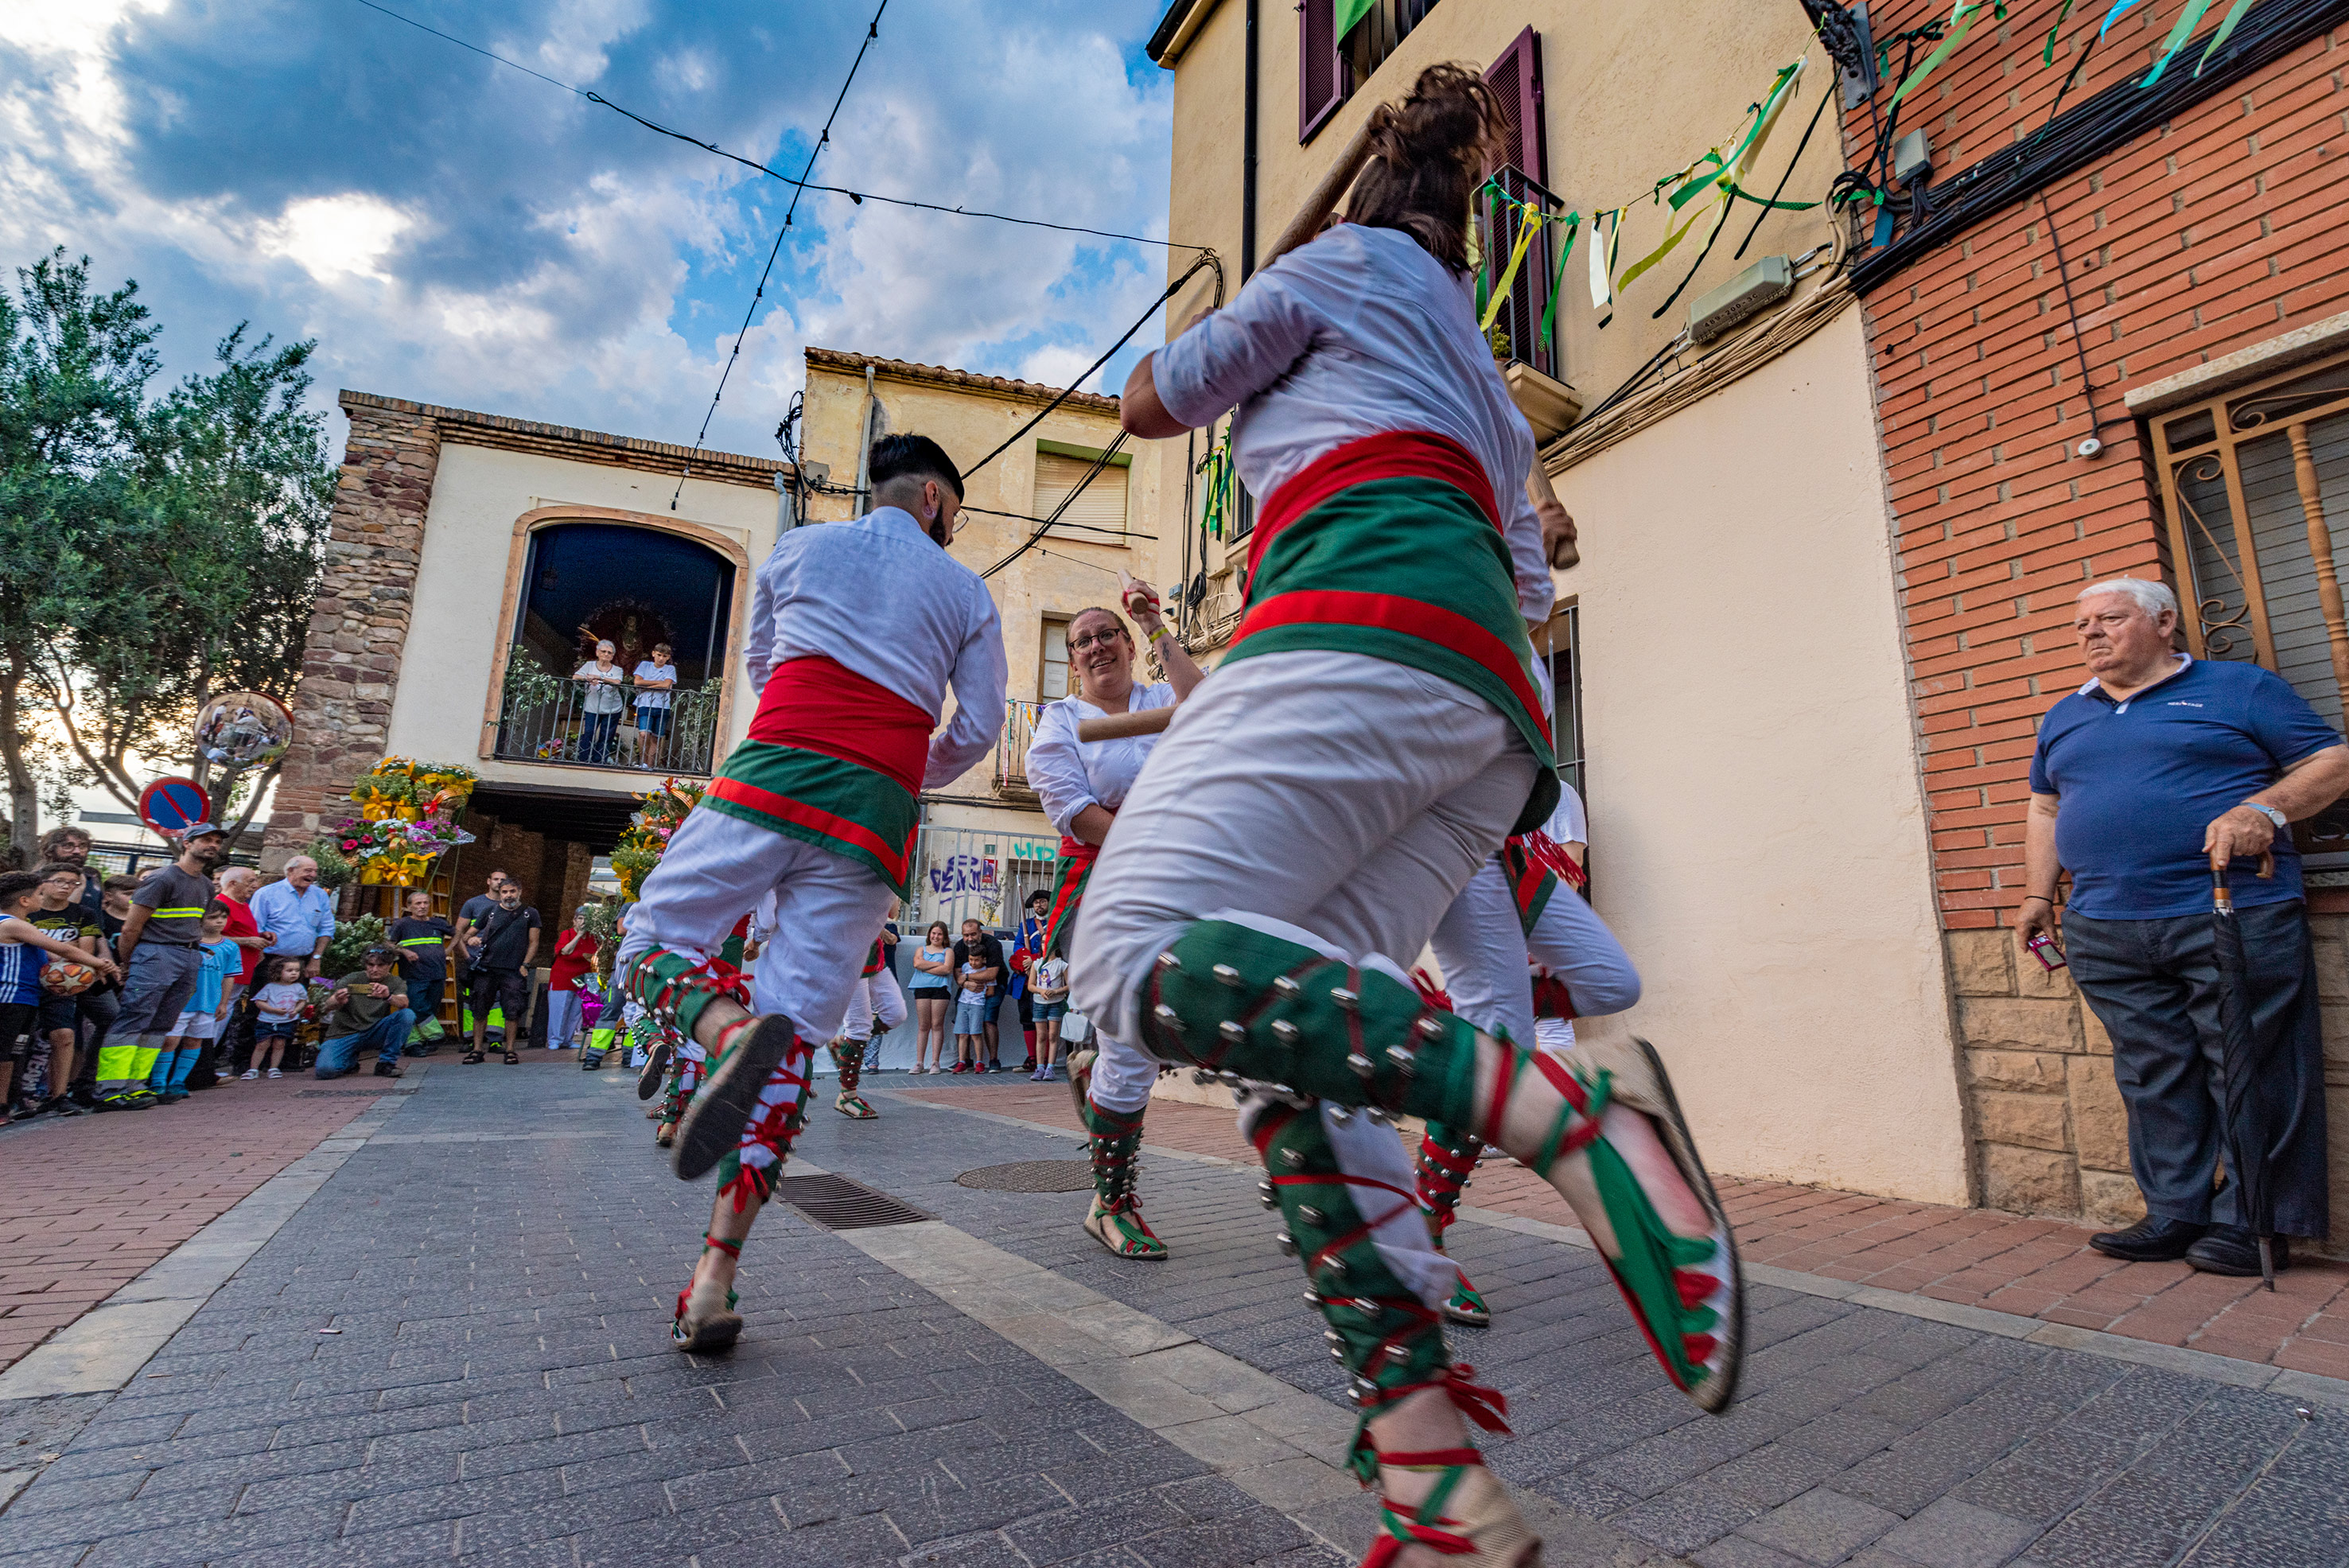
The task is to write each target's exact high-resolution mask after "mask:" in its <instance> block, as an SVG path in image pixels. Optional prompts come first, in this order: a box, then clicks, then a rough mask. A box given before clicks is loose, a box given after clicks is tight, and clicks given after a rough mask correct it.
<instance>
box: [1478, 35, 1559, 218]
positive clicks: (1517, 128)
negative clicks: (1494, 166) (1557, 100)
mask: <svg viewBox="0 0 2349 1568" xmlns="http://www.w3.org/2000/svg"><path fill="white" fill-rule="evenodd" d="M1485 80H1486V81H1488V82H1490V83H1492V84H1493V88H1494V90H1495V91H1496V92H1498V93H1499V94H1500V95H1501V102H1502V104H1503V105H1504V106H1505V107H1506V109H1507V110H1508V116H1509V136H1508V142H1507V145H1506V148H1505V149H1504V153H1503V157H1502V159H1501V161H1502V162H1504V163H1509V164H1514V165H1516V167H1517V168H1519V169H1522V170H1523V171H1526V173H1527V174H1529V175H1531V176H1533V178H1534V179H1536V180H1537V181H1539V182H1542V183H1544V184H1547V183H1548V182H1549V176H1548V174H1547V173H1546V172H1545V168H1546V166H1547V160H1546V159H1544V158H1543V156H1542V153H1543V151H1544V147H1543V141H1544V137H1543V134H1542V87H1541V36H1540V35H1539V34H1537V33H1536V32H1535V31H1534V30H1533V29H1532V28H1531V27H1527V28H1526V30H1525V31H1524V32H1522V33H1519V34H1518V35H1517V36H1516V39H1515V40H1514V41H1513V42H1512V43H1511V44H1510V45H1509V47H1507V48H1506V49H1503V50H1502V51H1501V53H1500V56H1499V57H1498V58H1496V59H1495V60H1494V62H1493V63H1492V65H1491V66H1489V67H1486V69H1485Z"/></svg>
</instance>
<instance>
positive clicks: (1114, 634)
mask: <svg viewBox="0 0 2349 1568" xmlns="http://www.w3.org/2000/svg"><path fill="white" fill-rule="evenodd" d="M1124 636H1125V633H1123V632H1122V631H1118V630H1115V629H1114V628H1112V630H1109V631H1097V632H1094V633H1093V634H1092V636H1091V637H1072V638H1071V639H1069V651H1070V652H1071V653H1082V652H1083V651H1084V650H1085V649H1088V648H1092V647H1093V646H1094V645H1096V644H1098V643H1111V642H1116V641H1118V640H1120V639H1123V637H1124Z"/></svg>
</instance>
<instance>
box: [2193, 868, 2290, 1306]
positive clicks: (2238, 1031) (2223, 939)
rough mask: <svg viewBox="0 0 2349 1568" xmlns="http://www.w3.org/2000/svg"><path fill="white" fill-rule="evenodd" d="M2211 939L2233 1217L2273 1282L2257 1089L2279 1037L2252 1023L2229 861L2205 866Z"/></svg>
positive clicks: (2265, 1125) (2266, 1153) (2265, 1135)
mask: <svg viewBox="0 0 2349 1568" xmlns="http://www.w3.org/2000/svg"><path fill="white" fill-rule="evenodd" d="M2210 905H2211V908H2210V945H2211V951H2212V955H2213V957H2214V958H2215V959H2216V961H2217V962H2218V967H2219V1073H2220V1097H2219V1105H2220V1117H2221V1120H2222V1121H2223V1122H2224V1124H2225V1126H2224V1128H2223V1130H2224V1133H2225V1136H2226V1140H2227V1175H2228V1179H2229V1180H2230V1181H2232V1182H2233V1183H2234V1184H2235V1218H2236V1220H2237V1221H2238V1222H2239V1223H2240V1224H2241V1225H2243V1226H2244V1227H2245V1228H2246V1229H2248V1230H2249V1231H2251V1233H2252V1234H2253V1235H2254V1236H2256V1237H2258V1238H2259V1243H2260V1274H2261V1278H2263V1279H2264V1280H2266V1281H2267V1286H2268V1289H2269V1290H2271V1291H2272V1290H2274V1289H2275V1248H2274V1243H2275V1185H2274V1182H2273V1180H2272V1175H2273V1166H2274V1163H2275V1148H2274V1146H2273V1144H2272V1141H2271V1132H2270V1130H2269V1124H2270V1123H2271V1121H2272V1120H2273V1118H2272V1117H2270V1116H2266V1115H2265V1114H2264V1113H2263V1112H2262V1110H2261V1104H2260V1096H2259V1094H2258V1093H2257V1088H2258V1085H2259V1083H2260V1081H2261V1077H2262V1076H2263V1075H2265V1074H2266V1073H2267V1071H2268V1069H2269V1067H2270V1064H2271V1063H2272V1062H2273V1061H2274V1059H2275V1054H2276V1051H2277V1049H2278V1048H2279V1047H2280V1045H2281V1044H2282V1038H2281V1036H2282V1030H2281V1028H2280V1027H2277V1026H2274V1025H2279V1024H2280V1023H2281V1022H2282V1021H2281V1020H2275V1021H2273V1022H2272V1023H2271V1027H2270V1028H2269V1029H2267V1030H2266V1031H2264V1032H2263V1031H2261V1029H2260V1028H2259V1026H2258V1018H2259V1013H2258V1010H2257V1009H2256V1008H2255V1007H2254V1006H2253V1004H2252V1003H2253V998H2252V995H2251V963H2250V961H2249V960H2248V959H2247V958H2246V957H2245V955H2244V952H2243V929H2242V928H2241V927H2240V925H2238V924H2236V922H2235V900H2234V898H2233V896H2232V895H2231V894H2230V893H2229V892H2228V890H2227V867H2226V865H2225V864H2224V863H2223V862H2221V863H2220V864H2218V865H2215V866H2213V867H2211V868H2210Z"/></svg>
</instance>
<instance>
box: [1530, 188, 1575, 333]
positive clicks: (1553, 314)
mask: <svg viewBox="0 0 2349 1568" xmlns="http://www.w3.org/2000/svg"><path fill="white" fill-rule="evenodd" d="M1581 229H1582V214H1581V213H1570V214H1568V217H1567V220H1566V243H1565V244H1562V245H1560V246H1559V247H1558V249H1557V277H1556V278H1554V279H1552V280H1551V282H1550V286H1549V303H1548V304H1547V305H1545V306H1542V319H1541V331H1540V334H1539V337H1540V340H1541V341H1542V342H1544V343H1547V342H1549V341H1550V340H1551V339H1550V329H1551V327H1554V326H1556V325H1557V296H1559V295H1561V294H1563V293H1565V292H1566V260H1567V258H1568V256H1570V255H1572V254H1574V236H1575V235H1576V234H1578V233H1580V232H1581Z"/></svg>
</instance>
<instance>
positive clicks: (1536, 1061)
mask: <svg viewBox="0 0 2349 1568" xmlns="http://www.w3.org/2000/svg"><path fill="white" fill-rule="evenodd" d="M1141 1012H1142V1026H1143V1043H1144V1044H1146V1045H1147V1046H1148V1048H1149V1049H1150V1051H1151V1052H1152V1054H1154V1055H1156V1056H1158V1057H1159V1058H1160V1059H1161V1060H1163V1061H1174V1062H1189V1063H1192V1064H1195V1065H1197V1066H1201V1067H1205V1068H1208V1069H1210V1070H1213V1071H1216V1072H1228V1073H1233V1074H1236V1075H1238V1076H1240V1077H1242V1078H1246V1079H1251V1080H1254V1081H1255V1082H1257V1083H1261V1084H1268V1085H1277V1086H1278V1087H1277V1090H1276V1092H1278V1093H1285V1094H1288V1095H1303V1096H1312V1097H1319V1098H1326V1099H1330V1100H1334V1101H1336V1102H1337V1103H1338V1104H1340V1105H1342V1106H1375V1107H1379V1108H1382V1109H1385V1110H1389V1111H1401V1112H1403V1113H1406V1114H1409V1115H1412V1116H1419V1117H1421V1118H1422V1119H1423V1120H1426V1121H1431V1122H1436V1123H1439V1124H1442V1125H1444V1126H1447V1127H1458V1128H1461V1129H1464V1131H1465V1132H1466V1133H1467V1135H1468V1136H1472V1137H1480V1138H1482V1139H1483V1140H1484V1141H1485V1142H1486V1143H1490V1144H1495V1145H1497V1146H1498V1147H1502V1148H1504V1149H1506V1150H1507V1152H1508V1153H1509V1155H1510V1156H1511V1157H1512V1158H1516V1159H1517V1160H1520V1161H1522V1162H1523V1163H1524V1164H1525V1165H1526V1167H1527V1168H1529V1169H1531V1170H1532V1171H1533V1172H1534V1173H1535V1174H1536V1175H1537V1176H1540V1177H1541V1178H1543V1179H1545V1180H1547V1181H1549V1182H1550V1183H1551V1185H1552V1186H1553V1187H1555V1188H1557V1190H1558V1191H1559V1193H1560V1194H1561V1195H1562V1196H1564V1197H1565V1198H1566V1199H1567V1201H1568V1203H1569V1204H1570V1205H1571V1206H1572V1207H1573V1208H1574V1210H1575V1213H1576V1216H1577V1218H1578V1219H1579V1220H1582V1222H1583V1225H1584V1227H1585V1228H1586V1229H1587V1230H1588V1231H1590V1233H1591V1238H1592V1240H1593V1241H1594V1242H1595V1243H1596V1244H1597V1245H1598V1248H1599V1255H1600V1256H1601V1257H1602V1258H1603V1259H1604V1260H1605V1261H1606V1262H1607V1265H1608V1268H1609V1271H1610V1272H1612V1273H1613V1275H1614V1277H1615V1282H1616V1283H1617V1285H1618V1286H1619V1288H1620V1290H1621V1291H1622V1293H1623V1297H1624V1300H1625V1303H1627V1304H1628V1305H1629V1306H1630V1309H1631V1314H1632V1318H1633V1321H1634V1322H1636V1323H1637V1324H1639V1327H1640V1332H1641V1333H1642V1334H1645V1335H1646V1336H1647V1339H1648V1342H1649V1347H1650V1349H1651V1350H1652V1351H1653V1352H1654V1353H1655V1355H1656V1359H1657V1360H1658V1361H1659V1362H1660V1363H1661V1365H1662V1366H1663V1368H1664V1370H1665V1372H1666V1373H1667V1375H1669V1376H1671V1379H1672V1381H1673V1383H1674V1384H1675V1385H1676V1386H1679V1387H1680V1388H1682V1390H1684V1391H1685V1392H1687V1393H1688V1395H1689V1397H1691V1398H1692V1399H1693V1400H1695V1401H1696V1403H1697V1404H1698V1405H1699V1406H1700V1407H1702V1408H1704V1409H1707V1410H1712V1411H1716V1412H1717V1411H1719V1410H1722V1409H1723V1408H1725V1407H1727V1405H1728V1403H1729V1399H1730V1397H1731V1396H1732V1394H1733V1392H1734V1389H1735V1386H1736V1374H1737V1368H1738V1365H1739V1362H1740V1360H1741V1358H1742V1355H1743V1349H1744V1346H1743V1338H1744V1334H1743V1317H1744V1285H1743V1275H1742V1273H1741V1271H1740V1269H1739V1266H1738V1262H1737V1254H1736V1243H1735V1240H1734V1238H1733V1235H1732V1233H1731V1231H1730V1227H1729V1221H1728V1217H1727V1215H1726V1214H1725V1213H1723V1210H1722V1209H1721V1205H1720V1200H1719V1199H1718V1198H1717V1197H1716V1196H1715V1195H1714V1194H1713V1189H1712V1184H1711V1182H1710V1181H1709V1180H1708V1179H1707V1178H1706V1176H1705V1174H1704V1169H1703V1167H1702V1163H1701V1162H1700V1161H1699V1159H1698V1158H1697V1153H1696V1149H1695V1146H1694V1143H1693V1141H1692V1139H1691V1138H1690V1137H1689V1135H1688V1130H1687V1127H1686V1124H1685V1121H1684V1120H1683V1118H1682V1116H1681V1114H1680V1109H1679V1106H1678V1105H1677V1103H1676V1102H1675V1101H1674V1099H1673V1097H1672V1094H1671V1084H1670V1081H1669V1079H1668V1078H1667V1076H1666V1075H1665V1074H1664V1071H1663V1065H1662V1064H1661V1062H1660V1061H1658V1060H1657V1059H1656V1057H1655V1054H1654V1053H1653V1052H1652V1051H1649V1050H1647V1049H1646V1048H1645V1047H1644V1046H1636V1045H1635V1046H1634V1047H1633V1048H1630V1049H1627V1050H1619V1051H1618V1052H1617V1053H1616V1054H1614V1055H1613V1056H1612V1057H1610V1058H1604V1059H1602V1058H1600V1057H1599V1056H1598V1055H1596V1054H1582V1053H1580V1052H1578V1054H1573V1055H1568V1056H1563V1057H1561V1056H1557V1055H1552V1054H1545V1053H1540V1052H1536V1051H1533V1050H1529V1049H1527V1048H1526V1047H1523V1046H1519V1045H1516V1044H1513V1043H1511V1042H1509V1041H1507V1040H1503V1039H1496V1038H1495V1037H1494V1036H1491V1035H1488V1034H1485V1033H1481V1032H1480V1031H1478V1030H1477V1029H1475V1027H1473V1026H1472V1025H1470V1024H1469V1023H1467V1022H1466V1021H1465V1020H1464V1019H1462V1018H1460V1017H1457V1016H1456V1015H1454V1014H1452V1013H1449V1012H1443V1011H1442V1010H1440V1009H1438V1008H1436V1007H1434V1006H1433V1005H1431V1004H1429V1003H1428V1002H1425V1001H1424V1000H1423V999H1422V998H1421V997H1420V996H1418V995H1417V994H1416V993H1415V992H1413V991H1412V989H1411V987H1410V986H1408V985H1406V984H1405V983H1403V982H1402V981H1401V980H1399V979H1397V978H1395V977H1393V976H1392V975H1389V974H1386V973H1384V972H1382V971H1378V970H1375V969H1364V968H1362V967H1360V966H1357V965H1353V964H1350V963H1348V962H1347V961H1344V960H1342V959H1338V958H1332V957H1330V956H1329V955H1328V954H1327V953H1325V952H1322V951H1319V950H1316V949H1315V948H1312V947H1309V946H1307V945H1305V944H1304V943H1303V942H1300V941H1296V940H1289V939H1288V938H1286V937H1284V936H1281V935H1278V934H1277V933H1275V932H1273V931H1268V930H1266V929H1260V928H1258V927H1257V926H1254V925H1249V924H1243V923H1241V922H1239V921H1237V920H1221V919H1210V920H1198V921H1195V922H1193V923H1192V924H1191V925H1190V926H1188V927H1186V928H1185V929H1184V931H1183V934H1182V935H1181V936H1180V937H1179V938H1178V939H1176V940H1175V942H1174V945H1173V947H1172V948H1171V949H1170V950H1166V951H1164V952H1162V953H1161V954H1160V955H1159V957H1158V959H1157V961H1155V962H1154V964H1153V966H1152V969H1151V972H1150V976H1149V979H1148V980H1147V981H1145V982H1144V985H1143V996H1142V1006H1141ZM1602 1060H1603V1061H1604V1063H1605V1064H1601V1063H1602ZM1619 1075H1621V1077H1622V1084H1621V1085H1620V1086H1621V1088H1622V1089H1623V1090H1625V1091H1628V1093H1626V1094H1625V1095H1624V1096H1623V1097H1624V1099H1625V1103H1626V1105H1627V1106H1628V1107H1629V1108H1630V1109H1632V1110H1635V1111H1637V1112H1638V1113H1640V1115H1642V1116H1645V1117H1646V1118H1647V1119H1648V1121H1649V1123H1650V1124H1651V1127H1653V1128H1654V1130H1655V1131H1656V1133H1657V1135H1658V1137H1660V1138H1661V1141H1662V1144H1663V1147H1664V1152H1665V1153H1666V1154H1667V1155H1668V1156H1669V1157H1670V1158H1671V1161H1672V1163H1673V1165H1674V1167H1675V1168H1676V1170H1677V1172H1678V1174H1679V1176H1680V1178H1681V1179H1682V1181H1683V1182H1684V1183H1685V1184H1686V1186H1687V1187H1688V1189H1689V1190H1690V1191H1691V1193H1692V1194H1693V1195H1694V1196H1695V1197H1696V1199H1697V1200H1698V1202H1699V1204H1700V1205H1701V1206H1702V1209H1703V1210H1704V1212H1705V1215H1706V1217H1707V1220H1708V1221H1709V1226H1708V1233H1707V1234H1706V1235H1704V1236H1702V1237H1683V1236H1680V1235H1677V1234H1675V1233H1674V1232H1672V1231H1671V1230H1669V1229H1667V1228H1666V1226H1665V1225H1664V1223H1663V1220H1662V1219H1661V1217H1660V1216H1659V1215H1658V1213H1657V1212H1656V1209H1655V1205H1654V1204H1653V1202H1652V1201H1651V1199H1649V1196H1648V1194H1647V1192H1646V1191H1645V1190H1644V1189H1642V1187H1641V1186H1640V1180H1639V1179H1638V1177H1637V1176H1635V1175H1634V1174H1633V1172H1632V1170H1631V1168H1630V1165H1629V1164H1628V1163H1627V1162H1626V1161H1625V1159H1624V1158H1623V1157H1622V1155H1621V1154H1620V1153H1619V1152H1618V1151H1617V1150H1616V1149H1615V1147H1613V1146H1612V1145H1611V1144H1610V1143H1609V1141H1608V1140H1607V1139H1606V1138H1605V1137H1603V1136H1602V1131H1601V1126H1602V1124H1601V1121H1600V1117H1601V1116H1602V1114H1603V1113H1604V1111H1605V1110H1606V1108H1607V1106H1608V1103H1609V1098H1610V1096H1615V1095H1616V1094H1617V1093H1618V1083H1617V1079H1618V1076H1619ZM1575 1157H1582V1158H1575Z"/></svg>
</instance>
